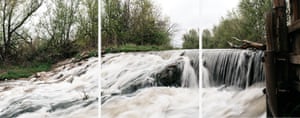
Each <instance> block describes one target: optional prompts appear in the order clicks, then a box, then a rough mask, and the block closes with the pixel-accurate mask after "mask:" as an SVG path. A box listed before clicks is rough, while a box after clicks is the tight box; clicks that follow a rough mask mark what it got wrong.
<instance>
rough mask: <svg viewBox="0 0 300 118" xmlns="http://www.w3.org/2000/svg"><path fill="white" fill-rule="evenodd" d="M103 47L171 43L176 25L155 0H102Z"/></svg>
mask: <svg viewBox="0 0 300 118" xmlns="http://www.w3.org/2000/svg"><path fill="white" fill-rule="evenodd" d="M102 3H103V4H102V5H103V6H102V13H101V26H102V27H101V28H102V30H101V36H102V37H101V38H102V47H109V46H111V47H112V46H119V45H125V44H135V45H166V44H167V45H169V42H170V38H169V36H170V35H171V33H172V31H173V30H172V29H173V28H174V26H175V25H170V23H169V19H168V18H162V17H161V16H160V12H159V10H158V9H156V7H155V6H154V5H153V3H152V1H151V0H127V1H124V2H122V1H121V0H102Z"/></svg>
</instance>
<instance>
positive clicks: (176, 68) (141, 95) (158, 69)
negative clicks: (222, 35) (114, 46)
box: [101, 50, 199, 118]
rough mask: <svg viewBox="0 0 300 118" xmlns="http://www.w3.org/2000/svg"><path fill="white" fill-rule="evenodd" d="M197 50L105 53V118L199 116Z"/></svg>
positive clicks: (103, 79) (102, 71)
mask: <svg viewBox="0 0 300 118" xmlns="http://www.w3.org/2000/svg"><path fill="white" fill-rule="evenodd" d="M198 60H199V53H198V50H177V51H162V52H144V53H117V54H106V55H104V57H103V58H102V62H101V64H102V66H101V88H102V90H101V95H102V96H101V103H102V107H101V109H102V112H101V116H102V118H197V117H198V116H199V93H198V81H199V75H198V70H199V61H198Z"/></svg>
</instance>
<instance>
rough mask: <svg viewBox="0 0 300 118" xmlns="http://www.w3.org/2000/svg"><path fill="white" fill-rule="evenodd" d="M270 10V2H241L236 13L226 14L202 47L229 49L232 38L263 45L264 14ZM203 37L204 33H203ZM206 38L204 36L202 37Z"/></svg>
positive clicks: (246, 0) (267, 0) (252, 0)
mask: <svg viewBox="0 0 300 118" xmlns="http://www.w3.org/2000/svg"><path fill="white" fill-rule="evenodd" d="M270 9H271V0H242V1H240V3H239V6H238V9H237V10H236V11H231V12H228V15H227V17H225V18H222V20H221V22H220V23H219V25H217V26H215V27H214V29H213V30H212V37H210V40H207V41H208V42H206V43H204V44H203V47H209V48H229V47H230V45H229V44H228V42H233V43H235V40H233V39H232V37H237V38H239V39H242V40H249V41H254V42H260V43H264V41H265V35H266V32H265V20H264V14H265V13H266V12H267V11H268V10H270ZM203 35H204V33H203ZM202 37H206V36H202Z"/></svg>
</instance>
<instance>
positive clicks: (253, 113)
mask: <svg viewBox="0 0 300 118" xmlns="http://www.w3.org/2000/svg"><path fill="white" fill-rule="evenodd" d="M262 56H263V53H262V52H261V51H251V50H233V49H211V50H203V60H204V61H203V68H202V80H203V81H202V83H203V84H202V85H203V87H204V88H202V92H201V98H202V101H201V102H202V113H203V114H202V117H203V118H265V117H266V98H265V95H264V94H263V89H264V87H265V85H264V83H263V80H264V74H263V66H262V62H261V57H262Z"/></svg>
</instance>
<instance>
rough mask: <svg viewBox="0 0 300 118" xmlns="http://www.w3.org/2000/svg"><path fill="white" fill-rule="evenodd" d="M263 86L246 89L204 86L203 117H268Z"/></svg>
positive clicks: (202, 95) (202, 94)
mask: <svg viewBox="0 0 300 118" xmlns="http://www.w3.org/2000/svg"><path fill="white" fill-rule="evenodd" d="M262 90H263V88H262V87H250V88H247V89H245V90H237V89H235V88H232V89H230V90H220V88H216V87H212V88H203V90H202V91H203V92H202V93H201V97H202V100H203V101H201V102H202V108H203V109H202V110H203V111H202V113H203V118H220V117H222V118H232V117H239V118H258V117H266V98H265V95H264V94H263V92H262Z"/></svg>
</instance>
